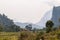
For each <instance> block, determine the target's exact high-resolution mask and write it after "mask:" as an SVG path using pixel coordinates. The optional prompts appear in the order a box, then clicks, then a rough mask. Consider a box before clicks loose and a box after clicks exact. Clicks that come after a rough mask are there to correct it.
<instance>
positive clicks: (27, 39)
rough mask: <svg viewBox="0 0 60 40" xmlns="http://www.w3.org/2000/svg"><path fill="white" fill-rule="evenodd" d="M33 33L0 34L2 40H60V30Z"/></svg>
mask: <svg viewBox="0 0 60 40" xmlns="http://www.w3.org/2000/svg"><path fill="white" fill-rule="evenodd" d="M38 34H39V33H33V32H29V31H22V32H0V40H40V38H41V37H44V40H60V30H56V31H53V32H50V33H44V34H43V35H40V34H39V35H38Z"/></svg>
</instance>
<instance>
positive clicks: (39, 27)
mask: <svg viewBox="0 0 60 40" xmlns="http://www.w3.org/2000/svg"><path fill="white" fill-rule="evenodd" d="M14 23H15V24H16V25H18V26H20V27H22V28H25V26H26V25H28V24H32V23H21V22H14ZM32 28H38V29H42V28H41V26H39V25H36V24H32Z"/></svg>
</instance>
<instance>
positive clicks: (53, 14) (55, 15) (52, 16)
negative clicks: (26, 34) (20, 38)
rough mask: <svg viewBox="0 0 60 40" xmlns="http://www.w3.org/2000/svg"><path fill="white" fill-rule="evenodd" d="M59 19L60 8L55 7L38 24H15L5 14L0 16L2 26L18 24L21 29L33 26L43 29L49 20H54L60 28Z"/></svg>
mask: <svg viewBox="0 0 60 40" xmlns="http://www.w3.org/2000/svg"><path fill="white" fill-rule="evenodd" d="M59 19H60V6H59V7H53V9H51V10H49V11H47V12H46V13H45V15H44V16H43V17H42V19H41V21H39V22H38V23H36V24H32V23H21V22H13V20H11V19H9V18H8V17H7V16H6V15H4V14H3V15H1V14H0V24H1V25H3V26H11V25H14V24H16V25H18V26H20V27H21V28H25V26H26V25H28V24H32V28H39V29H42V28H43V27H45V23H46V22H47V21H48V20H52V21H53V22H54V24H55V26H58V25H60V23H59ZM36 21H37V20H36Z"/></svg>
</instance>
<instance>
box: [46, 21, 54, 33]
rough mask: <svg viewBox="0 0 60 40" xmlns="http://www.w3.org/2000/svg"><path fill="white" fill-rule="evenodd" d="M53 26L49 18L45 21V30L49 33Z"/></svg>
mask: <svg viewBox="0 0 60 40" xmlns="http://www.w3.org/2000/svg"><path fill="white" fill-rule="evenodd" d="M53 26H54V23H53V22H52V21H51V20H49V21H47V22H46V32H47V33H49V32H50V31H52V27H53Z"/></svg>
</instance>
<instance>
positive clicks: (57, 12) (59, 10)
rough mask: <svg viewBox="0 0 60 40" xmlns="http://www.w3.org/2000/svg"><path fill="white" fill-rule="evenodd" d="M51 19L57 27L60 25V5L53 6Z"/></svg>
mask: <svg viewBox="0 0 60 40" xmlns="http://www.w3.org/2000/svg"><path fill="white" fill-rule="evenodd" d="M51 20H52V21H53V22H54V26H55V27H56V26H59V25H60V6H59V7H54V8H53V13H52V18H51Z"/></svg>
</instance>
